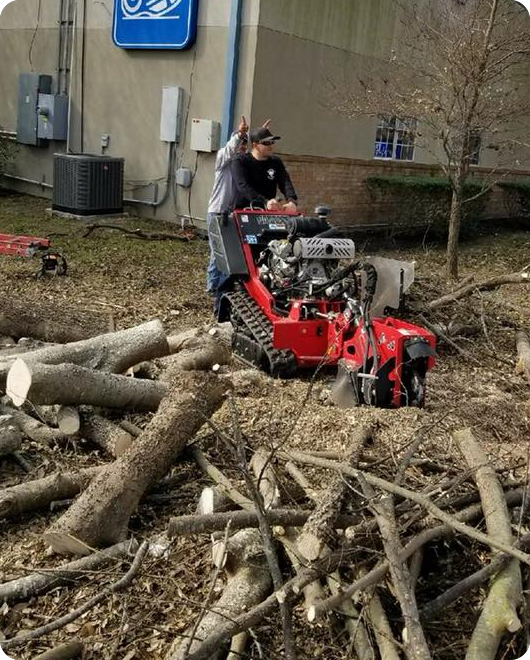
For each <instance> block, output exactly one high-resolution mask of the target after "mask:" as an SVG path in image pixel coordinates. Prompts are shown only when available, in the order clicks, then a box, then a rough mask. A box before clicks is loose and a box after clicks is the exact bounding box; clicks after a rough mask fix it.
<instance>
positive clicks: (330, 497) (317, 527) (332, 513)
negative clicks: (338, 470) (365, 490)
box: [297, 427, 372, 561]
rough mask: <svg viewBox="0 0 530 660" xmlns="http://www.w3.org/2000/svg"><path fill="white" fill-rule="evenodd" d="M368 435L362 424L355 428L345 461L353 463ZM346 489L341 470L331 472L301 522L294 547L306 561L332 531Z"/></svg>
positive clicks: (312, 558) (313, 558)
mask: <svg viewBox="0 0 530 660" xmlns="http://www.w3.org/2000/svg"><path fill="white" fill-rule="evenodd" d="M371 436H372V431H371V429H369V428H367V427H363V428H361V429H359V430H357V431H356V432H355V435H354V437H353V438H352V442H351V449H350V451H349V455H348V460H347V461H346V463H345V465H348V466H349V467H356V466H357V465H358V463H359V459H360V457H361V452H362V450H363V447H364V445H365V444H366V443H367V442H368V441H369V440H370V438H371ZM347 492H348V484H347V482H346V480H345V479H344V477H343V476H342V475H341V474H336V475H334V476H333V477H332V478H331V480H330V484H329V487H328V488H327V490H326V491H325V492H323V493H322V495H321V498H320V502H319V503H318V504H317V507H316V509H315V511H314V513H313V515H312V516H311V517H310V518H309V520H308V521H307V523H306V524H305V525H304V528H303V529H302V531H301V533H300V537H299V539H298V544H297V545H298V550H299V552H300V553H301V555H302V556H303V557H305V558H306V559H307V560H308V561H316V560H317V559H318V558H319V557H320V554H321V552H322V551H323V549H324V548H325V546H326V540H327V539H328V538H329V536H330V535H331V534H332V533H333V529H334V526H333V522H334V520H335V518H336V517H337V515H338V514H339V511H340V509H341V507H342V504H343V501H344V497H345V495H346V493H347Z"/></svg>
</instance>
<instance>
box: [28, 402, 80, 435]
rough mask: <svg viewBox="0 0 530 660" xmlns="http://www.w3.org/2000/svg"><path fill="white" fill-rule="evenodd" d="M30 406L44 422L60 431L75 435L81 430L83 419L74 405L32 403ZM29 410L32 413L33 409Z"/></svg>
mask: <svg viewBox="0 0 530 660" xmlns="http://www.w3.org/2000/svg"><path fill="white" fill-rule="evenodd" d="M30 408H33V410H34V411H35V413H36V415H37V416H38V417H39V419H40V420H41V421H42V422H44V423H46V424H49V425H50V426H55V427H57V428H58V429H59V432H60V433H64V434H65V435H75V434H76V433H78V432H79V428H80V426H81V420H80V417H79V412H78V411H77V409H76V408H74V407H73V406H35V405H32V406H31V407H30ZM29 412H30V413H31V412H32V410H31V409H30V410H29Z"/></svg>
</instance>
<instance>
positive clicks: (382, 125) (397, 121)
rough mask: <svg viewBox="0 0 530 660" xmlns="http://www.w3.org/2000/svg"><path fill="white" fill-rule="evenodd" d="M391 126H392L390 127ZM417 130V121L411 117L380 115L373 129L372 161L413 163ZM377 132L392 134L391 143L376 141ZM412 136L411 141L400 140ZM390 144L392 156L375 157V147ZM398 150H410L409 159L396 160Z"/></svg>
mask: <svg viewBox="0 0 530 660" xmlns="http://www.w3.org/2000/svg"><path fill="white" fill-rule="evenodd" d="M392 124H393V126H392ZM417 129H418V123H417V120H416V119H414V118H413V117H397V116H388V115H380V116H379V117H378V119H377V125H376V129H375V139H374V148H373V159H374V160H384V161H393V162H396V163H413V162H414V157H415V155H416V132H417ZM379 131H382V132H384V131H388V132H392V133H393V136H392V141H391V142H390V140H386V141H385V140H382V139H380V140H378V139H377V138H378V134H379ZM407 134H408V135H410V134H412V141H411V142H407V141H404V140H402V139H400V138H403V136H406V135H407ZM390 144H392V155H391V156H382V155H377V146H378V145H387V148H388V146H389V145H390ZM398 148H401V149H403V150H409V149H412V154H411V157H410V158H397V157H396V153H397V151H398Z"/></svg>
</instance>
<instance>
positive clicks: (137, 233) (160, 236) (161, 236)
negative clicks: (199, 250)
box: [81, 222, 192, 243]
mask: <svg viewBox="0 0 530 660" xmlns="http://www.w3.org/2000/svg"><path fill="white" fill-rule="evenodd" d="M96 229H114V230H116V231H121V232H123V233H124V234H127V235H128V236H133V237H134V238H143V239H144V240H146V241H184V242H185V243H189V241H191V239H192V235H190V234H189V233H186V232H183V233H181V234H169V233H164V232H144V231H142V230H141V229H127V228H126V227H122V226H121V225H108V224H103V223H99V222H98V223H91V224H88V225H86V231H85V232H84V233H83V234H81V237H82V238H87V237H88V236H90V234H91V233H92V232H93V231H95V230H96Z"/></svg>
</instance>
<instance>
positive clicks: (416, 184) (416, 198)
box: [365, 176, 488, 239]
mask: <svg viewBox="0 0 530 660" xmlns="http://www.w3.org/2000/svg"><path fill="white" fill-rule="evenodd" d="M365 184H366V186H367V188H368V191H369V192H370V195H371V197H372V199H373V201H374V203H375V204H376V205H377V206H378V207H379V208H381V211H382V213H383V214H384V217H382V218H381V220H383V221H384V222H387V223H388V224H390V225H391V226H395V227H396V228H397V229H399V231H400V232H404V233H417V232H419V231H423V232H428V233H429V236H431V237H433V238H437V239H438V238H444V237H445V236H446V235H447V227H448V224H449V215H450V211H451V198H452V189H451V185H450V183H449V180H448V179H447V178H444V177H433V176H372V177H368V178H367V179H365ZM482 188H483V184H482V182H481V181H477V180H476V179H470V180H468V181H467V182H466V184H465V186H464V199H466V198H471V197H475V195H479V196H478V197H477V198H476V199H473V200H472V201H470V202H467V203H465V204H464V206H463V217H462V227H461V236H462V237H465V236H470V235H473V234H475V233H476V230H477V228H478V225H479V223H480V221H481V220H482V219H483V217H484V210H485V207H486V203H487V199H488V193H484V194H482V195H480V192H481V191H482Z"/></svg>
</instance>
